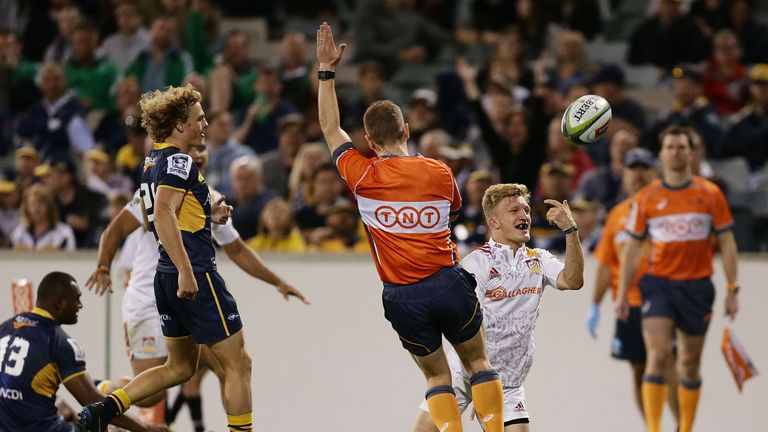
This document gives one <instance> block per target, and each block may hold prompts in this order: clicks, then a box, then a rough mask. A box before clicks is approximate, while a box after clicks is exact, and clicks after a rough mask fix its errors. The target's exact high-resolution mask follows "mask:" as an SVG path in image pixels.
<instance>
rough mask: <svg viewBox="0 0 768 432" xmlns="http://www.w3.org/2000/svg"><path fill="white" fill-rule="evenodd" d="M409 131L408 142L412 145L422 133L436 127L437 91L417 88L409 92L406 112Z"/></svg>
mask: <svg viewBox="0 0 768 432" xmlns="http://www.w3.org/2000/svg"><path fill="white" fill-rule="evenodd" d="M406 118H407V121H408V129H409V132H410V139H409V140H408V141H409V144H410V146H414V145H415V144H416V143H418V142H419V140H420V139H421V137H422V135H424V134H425V133H427V132H429V131H430V130H432V129H435V128H436V127H437V123H438V113H437V93H435V92H434V91H432V90H430V89H425V88H422V89H417V90H415V91H414V92H413V93H412V94H411V101H410V103H409V104H408V112H407V114H406Z"/></svg>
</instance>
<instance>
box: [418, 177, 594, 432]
mask: <svg viewBox="0 0 768 432" xmlns="http://www.w3.org/2000/svg"><path fill="white" fill-rule="evenodd" d="M529 199H530V193H529V192H528V188H527V187H526V186H525V185H521V184H510V183H506V184H497V185H493V186H491V187H489V188H488V189H487V190H486V191H485V194H484V196H483V212H484V213H485V218H486V220H487V223H488V229H489V232H490V235H491V239H490V240H488V242H486V243H485V244H484V245H483V246H481V247H480V248H478V249H476V250H475V251H474V252H472V253H470V254H469V255H467V256H466V257H465V258H464V259H463V260H462V261H461V265H462V267H464V268H465V269H466V270H467V271H469V272H470V273H472V274H474V275H475V279H477V288H476V293H477V296H478V298H479V300H480V305H481V307H482V310H483V324H484V325H483V327H484V331H485V339H486V346H487V350H488V358H489V359H490V361H491V365H492V366H493V368H494V369H496V371H498V373H499V376H500V377H501V383H502V386H503V390H504V431H505V432H513V431H514V432H526V431H528V430H529V422H530V420H529V416H528V406H527V403H526V400H525V391H524V389H523V382H524V381H525V377H526V376H527V375H528V371H529V370H530V368H531V364H532V363H533V351H534V344H533V328H534V326H535V324H536V317H538V315H539V302H540V301H541V295H542V293H543V291H544V288H545V287H546V286H551V287H553V288H556V289H558V290H577V289H580V288H581V287H582V285H583V284H584V255H583V253H582V249H581V245H580V243H579V236H578V233H577V232H576V231H577V229H578V228H577V227H576V223H575V222H574V221H573V216H572V215H571V210H570V208H569V207H568V202H567V201H563V202H562V203H559V202H557V201H555V200H551V199H549V200H546V201H545V203H547V204H549V205H551V206H552V207H551V208H550V209H549V211H548V212H547V220H548V221H549V223H550V224H553V225H557V227H558V228H560V229H562V230H563V231H564V232H565V233H566V251H565V264H563V263H562V262H561V261H560V260H558V259H557V258H556V257H554V256H553V255H552V254H551V253H549V252H547V251H546V250H543V249H531V248H529V247H526V245H525V243H526V242H528V241H530V239H531V234H530V228H531V207H530V205H529ZM446 353H447V355H448V363H449V365H450V367H451V375H452V381H453V386H454V389H455V391H456V398H457V399H458V402H459V407H460V409H461V410H462V411H464V410H466V408H467V406H468V405H469V403H470V402H472V400H471V397H472V396H471V392H469V387H468V377H467V373H466V371H465V370H464V368H463V367H462V364H461V361H460V360H459V357H458V356H457V355H456V353H455V352H454V351H452V350H446ZM427 410H428V408H427V405H426V403H422V405H421V407H420V411H419V414H418V417H417V419H416V425H415V426H414V432H437V428H435V426H434V424H433V423H432V421H431V419H430V416H429V413H428V411H427Z"/></svg>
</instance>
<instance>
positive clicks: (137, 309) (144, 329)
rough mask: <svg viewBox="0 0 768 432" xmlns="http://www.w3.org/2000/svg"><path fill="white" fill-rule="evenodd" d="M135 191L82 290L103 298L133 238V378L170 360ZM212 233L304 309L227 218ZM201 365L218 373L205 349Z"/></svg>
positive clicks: (204, 154) (194, 152) (203, 157)
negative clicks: (118, 255)
mask: <svg viewBox="0 0 768 432" xmlns="http://www.w3.org/2000/svg"><path fill="white" fill-rule="evenodd" d="M188 154H189V155H190V156H191V157H192V160H193V161H194V162H195V164H196V165H197V166H198V167H199V168H200V170H201V171H205V167H206V165H207V163H208V151H207V148H206V146H205V145H201V146H191V147H190V149H189V153H188ZM211 199H212V201H213V202H218V201H219V200H220V199H221V194H219V193H218V192H216V191H214V190H211ZM139 200H140V198H139V197H138V192H137V193H136V194H135V195H134V199H133V200H132V201H131V202H129V203H128V204H127V205H126V206H125V207H124V208H123V209H122V210H121V211H120V213H119V214H118V215H117V217H115V219H113V220H112V221H111V222H110V224H109V226H107V228H106V229H105V230H104V233H103V234H102V236H101V240H100V242H99V256H98V264H97V268H96V271H94V273H93V274H92V275H91V277H90V278H89V279H88V281H87V282H86V287H87V288H88V289H89V290H92V291H94V292H95V293H96V294H98V295H103V294H104V293H105V292H106V291H107V290H108V289H111V285H112V282H111V277H110V273H111V268H110V265H111V263H112V260H113V259H114V257H115V254H116V253H117V249H118V247H119V245H120V242H121V241H122V240H123V239H125V238H126V237H129V234H130V237H129V239H128V240H132V238H135V241H136V243H135V252H134V255H133V261H132V271H131V275H130V279H129V282H128V287H127V289H126V292H125V295H124V296H123V303H122V312H123V324H124V328H125V334H126V344H127V348H128V351H129V356H130V361H131V367H132V369H133V373H134V376H135V375H138V374H140V373H141V372H143V371H145V370H147V369H150V368H152V367H155V366H158V365H161V364H163V363H164V362H165V360H166V357H167V356H168V352H167V349H166V347H165V340H164V338H163V333H162V330H161V328H160V327H161V321H160V317H159V315H158V313H157V306H156V304H155V289H154V282H153V281H154V277H155V269H156V267H157V262H158V258H159V252H158V249H157V241H156V240H155V237H154V235H153V234H152V233H151V232H149V231H147V230H146V229H145V225H144V223H143V221H144V216H143V214H142V211H141V205H140V202H139ZM211 234H212V236H213V239H214V240H215V241H216V243H218V244H219V245H220V246H221V247H222V248H223V249H224V251H225V252H226V253H227V256H229V258H230V259H231V260H232V261H234V262H235V264H237V266H238V267H240V268H241V269H243V270H244V271H245V272H246V273H248V274H249V275H251V276H253V277H255V278H258V279H260V280H262V281H264V282H266V283H269V284H271V285H274V286H275V287H276V288H277V290H278V291H279V292H280V294H282V295H283V296H284V297H285V299H286V300H288V299H289V297H290V296H294V297H297V298H298V299H300V300H301V301H302V302H304V303H306V304H308V302H307V300H306V299H305V298H304V295H303V294H302V293H301V292H300V291H299V290H298V289H296V288H295V287H293V286H292V285H290V284H288V283H286V282H285V281H284V280H283V279H281V278H280V277H279V276H277V275H276V274H274V273H273V272H272V271H271V270H270V269H269V268H268V267H267V266H266V265H265V264H264V262H263V261H262V260H261V258H260V257H259V256H258V255H257V254H256V252H254V251H253V250H252V249H251V248H249V247H248V245H246V244H245V242H244V241H243V239H242V238H241V237H240V235H239V234H238V232H237V230H236V229H235V228H234V226H233V225H232V220H231V219H228V220H227V222H226V223H224V224H212V225H211ZM201 363H202V364H204V365H206V366H209V367H210V368H211V369H212V370H213V371H214V372H217V370H216V364H215V360H214V359H213V356H211V355H210V353H209V352H208V350H207V348H206V346H205V345H203V346H202V350H201ZM204 373H205V369H203V368H201V369H200V370H199V371H198V373H197V374H196V375H195V377H193V378H192V380H191V381H193V382H194V383H198V382H199V380H200V379H201V378H202V375H203V374H204ZM119 384H120V383H119V382H118V381H116V382H115V383H113V384H112V386H105V387H104V388H103V389H102V388H100V390H102V392H103V393H106V394H108V393H109V392H111V391H113V390H114V389H115V388H114V387H119ZM164 397H165V392H160V393H157V394H155V395H153V396H151V397H149V398H146V399H144V400H142V401H139V402H138V403H136V405H138V406H139V407H152V406H154V405H155V404H157V403H158V402H160V401H161V400H163V399H164ZM195 428H196V430H202V425H195Z"/></svg>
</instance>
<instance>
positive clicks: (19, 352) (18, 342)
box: [0, 308, 86, 432]
mask: <svg viewBox="0 0 768 432" xmlns="http://www.w3.org/2000/svg"><path fill="white" fill-rule="evenodd" d="M84 373H86V372H85V351H83V349H82V348H81V347H80V345H78V343H77V342H75V340H74V339H72V338H70V337H69V336H68V335H67V333H66V332H64V330H62V328H61V326H59V324H58V323H56V321H54V320H53V318H52V317H51V315H50V314H49V313H48V312H46V311H45V310H43V309H39V308H35V309H33V310H32V312H26V313H22V314H19V315H16V316H15V317H13V318H11V319H9V320H8V321H5V322H4V323H2V324H0V431H8V432H10V431H13V432H52V431H54V430H57V429H58V428H60V427H61V426H62V425H63V421H62V420H61V418H60V417H59V415H58V413H57V411H56V406H55V403H56V391H57V390H58V388H59V384H61V383H66V382H67V381H69V380H71V379H72V378H75V377H77V376H79V375H82V374H84Z"/></svg>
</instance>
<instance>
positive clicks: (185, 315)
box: [80, 85, 252, 432]
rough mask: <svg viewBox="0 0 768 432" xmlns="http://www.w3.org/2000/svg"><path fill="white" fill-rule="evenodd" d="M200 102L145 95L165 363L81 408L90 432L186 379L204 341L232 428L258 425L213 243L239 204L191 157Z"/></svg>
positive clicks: (145, 197) (144, 202)
mask: <svg viewBox="0 0 768 432" xmlns="http://www.w3.org/2000/svg"><path fill="white" fill-rule="evenodd" d="M201 99H202V98H201V96H200V93H199V92H197V91H196V90H195V89H194V88H193V87H192V86H189V85H187V86H186V87H170V88H168V89H167V90H166V91H162V92H161V91H154V92H150V93H146V94H144V95H143V96H142V98H141V102H140V105H141V108H142V111H143V115H142V125H143V126H144V127H145V128H146V129H147V131H148V132H149V134H150V136H151V137H152V138H153V140H154V142H155V144H154V148H153V149H152V151H151V152H150V153H149V155H148V156H147V157H146V159H145V161H144V169H143V172H142V175H141V186H140V189H139V190H140V196H141V200H140V202H141V206H142V212H143V213H144V217H145V223H146V224H147V226H148V230H149V231H151V232H152V233H153V234H154V236H155V238H156V239H157V240H158V242H159V246H158V249H159V252H160V259H159V261H158V263H157V272H156V273H155V280H154V290H155V300H156V303H157V311H158V313H159V315H160V320H161V324H162V331H163V336H164V337H165V339H166V347H167V350H168V360H167V361H166V362H165V364H163V365H162V366H157V367H154V368H151V369H148V370H146V371H144V372H142V373H141V374H139V375H138V376H137V377H135V378H134V379H133V380H131V381H130V382H129V383H128V384H126V385H125V387H123V388H122V389H118V390H116V391H114V392H112V393H111V394H109V395H108V396H107V397H106V398H105V399H104V401H103V402H99V403H97V404H91V405H88V406H87V407H85V408H83V410H82V411H81V412H80V423H81V425H82V426H83V427H84V429H85V430H86V431H89V432H94V431H96V432H103V431H105V430H106V429H107V425H108V424H109V422H110V421H111V420H112V419H113V418H116V417H119V416H121V415H122V414H123V413H124V412H125V411H126V410H127V409H128V408H129V407H130V406H131V404H132V403H133V402H136V401H140V400H142V399H144V398H146V397H149V396H151V395H154V394H156V393H157V392H160V391H163V390H165V389H167V388H169V387H173V386H175V385H178V384H181V383H183V382H186V381H188V380H189V379H190V378H191V377H192V376H193V375H194V373H195V371H196V370H197V367H198V362H199V357H200V346H199V345H198V344H205V345H207V346H208V348H209V349H210V352H211V354H213V357H215V359H216V361H217V362H218V363H219V365H218V366H219V367H220V370H221V372H222V375H223V379H222V397H223V399H224V408H225V409H226V412H227V421H228V423H229V424H228V427H229V430H230V431H238V432H243V431H245V432H247V431H251V430H252V414H251V409H252V408H251V358H250V357H249V356H248V353H247V352H246V350H245V342H244V339H243V332H242V331H241V329H242V326H243V325H242V322H241V320H240V313H239V312H238V309H237V304H236V303H235V299H234V298H233V297H232V295H231V294H230V293H229V291H228V290H227V288H226V286H225V285H224V280H223V279H222V278H221V276H219V273H218V272H217V271H216V254H215V251H214V247H213V243H212V241H211V223H212V222H213V223H217V224H222V223H225V222H226V221H227V219H228V218H229V216H230V212H231V210H232V207H230V206H227V205H225V204H223V200H224V197H221V198H220V199H219V200H218V201H217V202H216V203H213V204H212V200H211V194H210V191H209V188H208V185H207V184H206V182H205V178H204V177H203V175H202V173H201V172H200V171H199V168H198V167H197V165H196V164H195V161H194V160H193V158H192V157H191V156H190V155H189V154H187V153H189V152H190V151H191V150H193V149H204V148H205V144H204V139H205V130H206V128H207V127H208V122H207V121H206V119H205V113H204V112H203V108H202V106H201V105H200V101H201Z"/></svg>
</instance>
